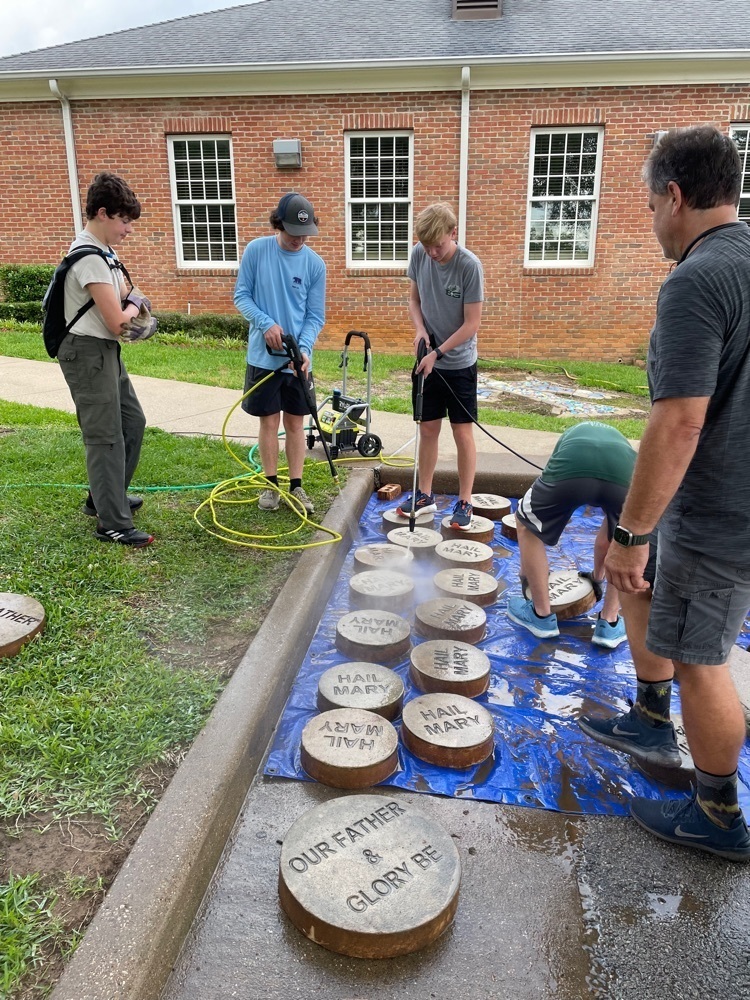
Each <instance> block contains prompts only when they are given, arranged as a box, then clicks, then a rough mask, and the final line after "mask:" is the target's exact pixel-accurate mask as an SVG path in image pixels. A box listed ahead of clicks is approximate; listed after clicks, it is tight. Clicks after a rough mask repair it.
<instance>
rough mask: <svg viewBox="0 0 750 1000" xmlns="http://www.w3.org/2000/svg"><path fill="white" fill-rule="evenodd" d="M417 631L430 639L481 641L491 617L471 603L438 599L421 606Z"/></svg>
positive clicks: (418, 612)
mask: <svg viewBox="0 0 750 1000" xmlns="http://www.w3.org/2000/svg"><path fill="white" fill-rule="evenodd" d="M414 628H415V630H416V631H417V632H418V633H419V634H420V635H423V636H424V637H425V638H426V639H458V640H459V642H472V643H473V642H480V641H481V640H482V639H483V638H484V633H485V629H486V628H487V615H486V614H485V612H484V611H483V610H482V608H480V607H478V606H477V605H476V604H470V603H469V601H458V600H456V599H455V598H453V597H437V598H435V599H434V600H432V601H425V602H424V603H423V604H418V605H417V607H416V610H415V612H414Z"/></svg>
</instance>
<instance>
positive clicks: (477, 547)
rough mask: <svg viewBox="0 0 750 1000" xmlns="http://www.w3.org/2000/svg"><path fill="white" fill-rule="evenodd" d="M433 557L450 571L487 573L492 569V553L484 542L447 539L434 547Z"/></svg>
mask: <svg viewBox="0 0 750 1000" xmlns="http://www.w3.org/2000/svg"><path fill="white" fill-rule="evenodd" d="M435 555H436V556H437V557H438V559H439V560H440V562H441V564H442V565H443V566H446V567H450V568H451V569H455V568H457V567H460V568H463V569H476V570H479V572H480V573H487V572H488V571H489V570H491V569H492V559H493V556H494V553H493V551H492V549H491V548H490V547H489V545H485V544H484V542H471V541H464V540H463V539H461V538H449V539H447V540H446V541H444V542H440V544H439V545H437V546H436V547H435Z"/></svg>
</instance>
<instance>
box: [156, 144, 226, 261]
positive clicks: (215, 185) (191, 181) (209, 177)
mask: <svg viewBox="0 0 750 1000" xmlns="http://www.w3.org/2000/svg"><path fill="white" fill-rule="evenodd" d="M168 147H169V174H170V183H171V188H172V207H173V214H174V230H175V244H176V247H177V263H178V265H179V266H180V267H222V266H228V267H236V266H237V260H238V253H237V217H236V212H235V200H234V171H233V167H232V140H231V139H230V138H229V136H226V135H216V136H211V135H175V136H169V137H168Z"/></svg>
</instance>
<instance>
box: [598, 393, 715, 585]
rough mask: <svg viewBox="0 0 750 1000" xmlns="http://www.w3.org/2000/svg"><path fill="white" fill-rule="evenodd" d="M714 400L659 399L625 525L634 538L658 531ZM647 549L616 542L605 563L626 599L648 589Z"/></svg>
mask: <svg viewBox="0 0 750 1000" xmlns="http://www.w3.org/2000/svg"><path fill="white" fill-rule="evenodd" d="M709 401H710V397H709V396H685V397H671V398H668V399H658V400H657V401H656V402H655V403H654V405H653V408H652V410H651V415H650V416H649V419H648V424H647V425H646V430H645V432H644V434H643V439H642V440H641V445H640V449H639V451H638V457H637V459H636V462H635V469H634V470H633V480H632V482H631V484H630V489H629V490H628V495H627V498H626V500H625V505H624V506H623V508H622V514H621V515H620V523H621V524H622V525H623V527H625V528H628V529H629V530H630V531H632V532H633V534H635V535H646V534H648V533H649V532H651V531H653V529H654V528H655V527H656V524H657V522H658V520H659V518H660V517H661V515H662V514H663V513H664V511H665V509H666V507H667V504H668V503H669V501H670V500H671V499H672V497H673V496H674V495H675V493H676V492H677V488H678V487H679V485H680V483H681V482H682V480H683V478H684V476H685V473H686V471H687V468H688V466H689V465H690V462H691V461H692V458H693V455H694V454H695V449H696V447H697V446H698V438H699V437H700V432H701V429H702V427H703V423H704V421H705V419H706V410H707V408H708V404H709ZM647 561H648V545H634V546H630V547H626V546H624V545H620V544H619V543H617V542H613V543H612V545H611V546H610V548H609V553H608V554H607V558H606V560H605V569H606V573H607V579H608V580H609V581H610V582H611V583H612V584H614V586H615V587H617V589H618V590H621V591H623V592H624V593H626V594H636V593H639V592H641V591H644V590H648V584H647V583H646V582H645V580H644V579H643V570H644V568H645V566H646V562H647Z"/></svg>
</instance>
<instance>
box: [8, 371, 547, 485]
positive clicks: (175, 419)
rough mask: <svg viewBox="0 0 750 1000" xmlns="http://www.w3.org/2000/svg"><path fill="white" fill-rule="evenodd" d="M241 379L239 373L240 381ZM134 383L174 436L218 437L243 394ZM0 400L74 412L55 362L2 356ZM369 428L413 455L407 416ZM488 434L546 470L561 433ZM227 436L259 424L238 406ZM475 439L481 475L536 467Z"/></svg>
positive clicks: (140, 379) (445, 445)
mask: <svg viewBox="0 0 750 1000" xmlns="http://www.w3.org/2000/svg"><path fill="white" fill-rule="evenodd" d="M240 374H241V373H239V372H238V381H239V377H240ZM131 379H132V382H133V385H134V386H135V390H136V392H137V394H138V398H139V400H140V401H141V406H142V407H143V409H144V411H145V413H146V419H147V421H148V424H149V426H150V427H159V428H161V429H162V430H165V431H170V432H171V433H173V434H195V435H204V434H205V435H217V436H218V435H220V434H221V428H222V425H223V423H224V420H225V418H226V415H227V413H228V412H229V410H230V409H231V407H232V406H234V404H235V403H236V402H237V400H238V399H239V397H240V395H241V389H240V388H239V386H238V388H237V389H221V388H217V387H216V386H208V385H196V384H194V383H191V382H174V381H168V380H166V379H158V378H149V377H147V376H144V375H131ZM0 399H6V400H9V401H10V402H14V403H27V404H30V405H32V406H47V407H51V408H53V409H56V410H64V411H66V412H67V413H73V412H75V408H74V406H73V401H72V399H71V398H70V392H69V390H68V387H67V385H66V384H65V380H64V378H63V376H62V372H61V371H60V367H59V365H58V364H57V363H56V362H53V361H27V360H25V359H23V358H8V357H0ZM371 424H372V432H373V433H374V434H377V435H378V437H379V438H380V439H381V441H382V442H383V454H384V455H394V454H398V455H406V456H411V455H413V451H414V422H413V420H412V419H411V417H410V416H409V415H408V414H404V413H384V412H381V411H373V414H372V421H371ZM490 431H491V433H492V434H493V435H494V436H495V437H498V438H500V439H501V440H502V441H504V442H505V443H506V444H508V445H509V446H510V447H511V448H512V449H513V450H514V451H516V452H518V453H519V454H521V455H525V456H527V457H528V458H530V459H531V461H532V462H534V463H535V465H544V461H545V459H546V457H547V456H548V455H549V454H550V452H551V451H552V449H553V447H554V445H555V441H556V440H557V438H558V435H557V434H553V433H549V432H546V431H524V430H517V429H516V428H512V427H492V428H490ZM227 434H229V435H232V436H233V437H237V438H240V439H241V440H243V441H246V442H249V443H251V444H252V443H253V442H254V441H256V440H257V434H258V421H257V419H256V418H254V417H251V416H249V415H248V414H247V413H245V412H244V411H243V410H241V409H240V408H239V407H238V408H237V410H235V412H234V413H233V414H232V416H231V419H230V420H229V423H228V425H227ZM474 436H475V440H476V443H477V451H478V461H477V469H478V472H480V473H482V472H486V473H493V472H500V471H502V472H507V471H520V470H524V471H526V472H527V473H529V474H533V473H534V469H533V467H532V466H530V465H528V464H526V463H524V462H520V461H519V460H518V459H515V458H513V456H512V455H510V453H509V452H508V451H507V450H506V449H504V448H503V447H502V446H501V445H499V444H496V443H495V442H494V441H492V440H490V438H488V437H487V436H486V435H485V434H482V433H481V431H479V430H478V429H477V428H475V429H474ZM312 454H314V455H315V457H322V454H323V450H322V448H321V447H320V446H316V448H315V449H314V451H313V453H312ZM355 454H356V453H355ZM455 460H456V447H455V444H454V441H453V435H452V434H450V432H449V430H448V428H447V427H446V428H445V430H444V431H443V433H442V434H441V435H440V449H439V468H440V467H442V465H443V464H446V465H448V466H449V467H450V468H451V469H453V468H455ZM481 488H482V489H485V488H486V486H485V485H483V486H481Z"/></svg>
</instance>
